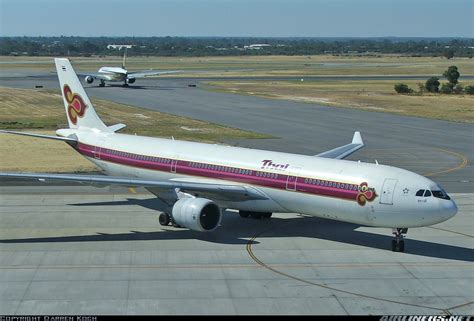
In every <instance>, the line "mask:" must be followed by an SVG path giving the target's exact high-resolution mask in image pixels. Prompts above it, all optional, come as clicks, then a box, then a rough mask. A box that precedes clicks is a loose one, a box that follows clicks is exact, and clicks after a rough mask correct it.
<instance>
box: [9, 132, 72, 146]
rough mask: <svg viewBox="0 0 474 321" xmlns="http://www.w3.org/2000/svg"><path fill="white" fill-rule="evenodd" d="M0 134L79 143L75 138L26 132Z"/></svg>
mask: <svg viewBox="0 0 474 321" xmlns="http://www.w3.org/2000/svg"><path fill="white" fill-rule="evenodd" d="M0 133H6V134H14V135H22V136H30V137H36V138H46V139H54V140H61V141H63V142H68V143H77V138H74V137H60V136H50V135H43V134H33V133H25V132H16V131H11V130H0Z"/></svg>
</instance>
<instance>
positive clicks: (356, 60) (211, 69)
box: [0, 55, 474, 77]
mask: <svg viewBox="0 0 474 321" xmlns="http://www.w3.org/2000/svg"><path fill="white" fill-rule="evenodd" d="M71 60H72V62H73V65H74V67H75V69H76V71H80V72H86V71H89V72H96V71H97V69H98V68H100V67H102V66H120V65H121V63H122V57H118V56H117V57H105V58H99V57H91V58H84V57H71ZM451 65H456V66H458V68H459V70H460V72H461V75H474V63H473V61H472V59H469V58H453V59H450V60H447V59H445V58H440V57H401V56H395V55H383V56H380V57H358V56H328V55H325V56H324V55H322V56H238V57H236V56H232V57H148V58H146V57H129V58H128V60H127V68H128V69H129V70H146V69H160V70H183V71H184V72H183V73H181V74H173V75H170V76H172V77H193V76H195V77H203V76H204V77H262V76H263V77H264V76H296V77H300V76H351V75H356V76H357V75H359V76H363V75H441V74H442V73H443V71H445V70H446V69H447V68H448V67H449V66H451ZM0 67H1V69H2V70H3V71H12V70H18V69H23V70H29V71H43V72H45V71H46V72H47V71H51V72H52V71H54V70H55V69H54V63H53V58H51V57H5V56H4V57H0ZM160 77H167V76H166V75H163V76H160Z"/></svg>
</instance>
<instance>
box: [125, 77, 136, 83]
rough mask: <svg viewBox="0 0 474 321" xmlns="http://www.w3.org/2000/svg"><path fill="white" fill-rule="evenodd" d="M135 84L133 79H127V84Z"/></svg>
mask: <svg viewBox="0 0 474 321" xmlns="http://www.w3.org/2000/svg"><path fill="white" fill-rule="evenodd" d="M134 82H135V78H127V84H133V83H134Z"/></svg>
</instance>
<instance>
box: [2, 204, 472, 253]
mask: <svg viewBox="0 0 474 321" xmlns="http://www.w3.org/2000/svg"><path fill="white" fill-rule="evenodd" d="M157 204H159V202H157V201H156V199H155V198H150V199H133V198H129V199H127V200H124V201H110V202H95V203H80V204H70V205H71V206H122V205H129V206H130V205H138V206H142V207H144V208H148V209H152V210H156V211H159V210H160V208H159V205H157ZM358 227H360V225H357V224H352V223H345V222H339V221H333V220H327V219H321V218H314V217H302V216H301V217H295V218H287V219H284V218H275V217H274V218H271V219H262V220H255V219H251V218H248V219H242V218H240V216H239V215H237V214H236V213H232V212H227V213H225V214H224V216H223V220H222V226H221V227H220V228H218V229H217V230H216V231H214V232H212V233H202V232H196V231H192V230H188V229H185V228H173V227H171V226H170V227H167V228H165V229H162V228H161V226H160V225H159V223H158V215H157V220H156V228H157V229H161V231H159V232H140V231H130V232H129V233H119V234H108V233H100V232H98V233H97V234H93V235H78V236H63V237H39V238H23V239H4V240H0V243H55V242H64V243H68V242H110V241H156V240H173V239H196V240H202V241H207V242H212V243H219V244H233V245H243V244H247V243H249V241H248V239H251V238H252V237H254V236H255V235H256V234H258V237H257V238H256V240H253V241H252V244H259V243H260V242H261V240H262V239H265V238H277V237H299V238H308V239H311V238H315V239H321V240H327V241H333V242H339V243H346V244H350V245H358V246H363V247H367V248H372V249H380V250H387V251H390V244H391V240H392V236H391V235H389V234H388V231H389V230H388V229H385V230H387V235H380V234H373V233H370V232H365V231H360V230H357V228H358ZM409 234H410V231H408V236H409ZM259 240H260V241H259ZM405 254H408V255H419V256H425V257H432V258H439V259H449V260H458V261H465V262H474V251H473V250H472V249H470V248H465V247H460V246H453V245H446V244H440V243H434V242H430V241H422V240H414V239H410V238H409V237H408V238H407V239H406V240H405Z"/></svg>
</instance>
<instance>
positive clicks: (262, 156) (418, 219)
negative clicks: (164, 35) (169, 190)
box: [58, 129, 457, 228]
mask: <svg viewBox="0 0 474 321" xmlns="http://www.w3.org/2000/svg"><path fill="white" fill-rule="evenodd" d="M72 133H74V134H76V135H77V137H78V139H79V142H80V143H79V145H78V146H77V147H76V149H77V150H78V151H79V152H80V153H81V154H82V155H84V156H85V157H87V158H88V159H90V160H91V161H92V162H94V163H95V164H97V165H98V166H99V167H100V168H102V169H103V170H104V171H105V172H106V173H107V174H108V175H113V176H128V177H137V178H143V179H145V178H146V179H155V180H170V179H173V180H179V179H184V178H186V181H188V182H189V181H193V180H195V181H196V182H208V183H222V184H229V183H230V184H233V185H237V184H238V185H245V186H252V187H253V188H256V189H258V190H259V191H261V192H263V193H264V194H265V195H266V196H267V197H268V199H267V200H252V201H238V202H237V201H236V202H233V201H219V202H218V204H219V206H221V207H223V208H232V209H238V210H247V211H260V212H296V213H302V214H307V215H312V216H318V217H323V218H329V219H335V220H341V221H346V222H352V223H356V224H361V225H368V226H381V227H392V228H401V227H417V226H427V225H432V224H436V223H439V222H442V221H444V220H447V219H448V218H450V217H452V216H453V215H454V214H455V213H456V212H457V208H456V205H455V203H454V202H453V201H452V200H449V199H440V198H436V197H433V196H431V197H423V196H422V197H419V196H416V195H415V193H416V192H417V191H419V190H420V189H424V190H439V189H440V187H439V186H438V185H437V184H436V183H434V182H433V181H431V180H429V179H427V178H425V177H423V176H420V175H418V174H415V173H412V172H409V171H407V170H404V169H400V168H395V167H391V166H385V165H378V164H368V163H360V162H354V161H347V160H335V159H326V158H320V157H315V156H304V155H295V154H288V153H280V152H272V151H264V150H254V149H246V148H239V147H231V146H223V145H211V144H203V143H194V142H187V141H175V140H168V139H159V138H151V137H143V136H132V135H124V134H116V133H94V132H92V131H82V130H72V129H66V130H59V131H58V135H60V136H68V135H70V134H72Z"/></svg>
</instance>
